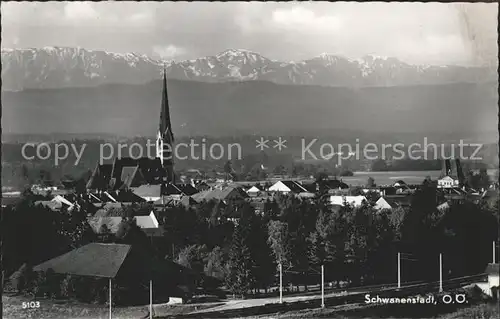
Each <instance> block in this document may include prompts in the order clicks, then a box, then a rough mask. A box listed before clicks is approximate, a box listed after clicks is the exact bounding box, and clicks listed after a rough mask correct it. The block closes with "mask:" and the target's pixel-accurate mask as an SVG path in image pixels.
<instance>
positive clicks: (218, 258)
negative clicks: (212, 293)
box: [205, 246, 227, 280]
mask: <svg viewBox="0 0 500 319" xmlns="http://www.w3.org/2000/svg"><path fill="white" fill-rule="evenodd" d="M225 263H226V256H225V254H224V251H223V250H222V249H221V248H220V247H219V246H216V247H214V249H212V251H211V252H210V253H209V254H208V256H207V263H206V266H205V274H206V275H208V276H212V277H215V278H217V279H221V280H222V279H224V278H225V277H226V274H227V270H226V267H225Z"/></svg>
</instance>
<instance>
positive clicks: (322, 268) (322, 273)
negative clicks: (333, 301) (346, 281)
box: [321, 265, 325, 308]
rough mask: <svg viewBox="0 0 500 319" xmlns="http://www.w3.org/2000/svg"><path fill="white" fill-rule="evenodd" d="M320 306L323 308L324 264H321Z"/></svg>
mask: <svg viewBox="0 0 500 319" xmlns="http://www.w3.org/2000/svg"><path fill="white" fill-rule="evenodd" d="M321 308H325V266H324V265H321Z"/></svg>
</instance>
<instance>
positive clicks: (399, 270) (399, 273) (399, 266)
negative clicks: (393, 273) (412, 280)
mask: <svg viewBox="0 0 500 319" xmlns="http://www.w3.org/2000/svg"><path fill="white" fill-rule="evenodd" d="M400 288H401V253H398V289H400Z"/></svg>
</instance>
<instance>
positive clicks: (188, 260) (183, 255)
mask: <svg viewBox="0 0 500 319" xmlns="http://www.w3.org/2000/svg"><path fill="white" fill-rule="evenodd" d="M207 257H208V252H207V247H206V246H205V245H190V246H187V247H185V248H184V249H182V250H181V251H180V252H179V256H178V257H177V263H178V264H180V265H182V266H184V267H187V268H191V269H193V270H194V271H196V272H198V273H202V272H203V271H204V268H205V264H206V261H207Z"/></svg>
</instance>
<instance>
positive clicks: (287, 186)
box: [269, 180, 309, 194]
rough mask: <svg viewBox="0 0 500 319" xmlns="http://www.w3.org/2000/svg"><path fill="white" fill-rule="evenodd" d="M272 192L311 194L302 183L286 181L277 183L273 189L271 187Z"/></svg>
mask: <svg viewBox="0 0 500 319" xmlns="http://www.w3.org/2000/svg"><path fill="white" fill-rule="evenodd" d="M269 191H270V192H280V193H285V194H286V193H295V194H299V193H303V192H306V193H307V192H309V191H308V190H307V189H306V188H305V187H304V186H303V185H302V184H301V183H300V182H297V181H292V180H285V181H277V182H276V183H274V184H273V185H272V186H271V187H269Z"/></svg>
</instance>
